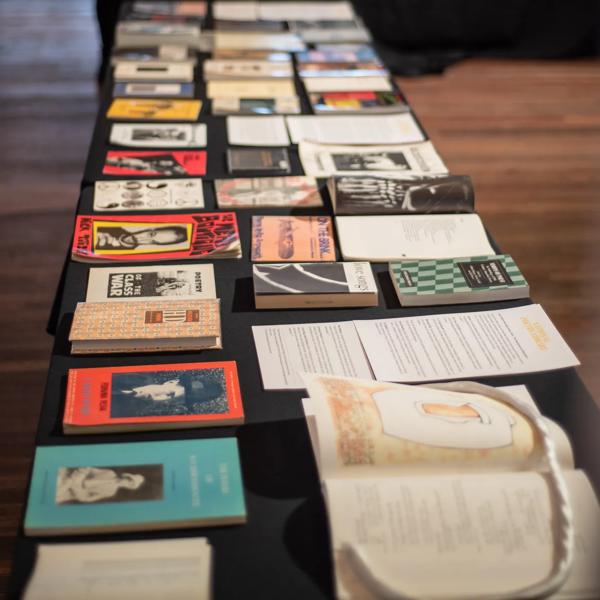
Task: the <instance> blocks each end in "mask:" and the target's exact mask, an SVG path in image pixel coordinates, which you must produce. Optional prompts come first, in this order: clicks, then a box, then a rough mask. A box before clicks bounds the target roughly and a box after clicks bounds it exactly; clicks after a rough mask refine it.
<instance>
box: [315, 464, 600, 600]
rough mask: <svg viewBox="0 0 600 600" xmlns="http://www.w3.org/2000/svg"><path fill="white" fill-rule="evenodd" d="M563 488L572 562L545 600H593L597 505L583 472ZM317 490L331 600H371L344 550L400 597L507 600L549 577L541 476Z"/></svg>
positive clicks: (599, 526)
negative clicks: (321, 498) (329, 552)
mask: <svg viewBox="0 0 600 600" xmlns="http://www.w3.org/2000/svg"><path fill="white" fill-rule="evenodd" d="M565 479H566V481H567V487H568V490H569V492H570V496H571V502H572V504H573V508H574V510H573V515H574V519H575V556H574V563H573V570H572V571H571V573H570V575H569V577H568V579H567V581H566V583H565V585H564V586H563V588H562V589H561V590H560V591H559V592H558V593H557V594H555V595H553V596H552V597H553V598H568V597H576V598H598V597H600V571H599V570H598V565H599V564H600V536H598V531H600V509H599V507H598V501H597V499H596V497H595V495H594V492H593V490H592V487H591V485H590V483H589V480H588V479H587V477H586V476H585V474H584V473H583V472H582V471H568V472H566V473H565ZM325 485H326V491H325V493H326V499H327V504H328V511H329V522H330V528H331V535H332V545H333V549H334V550H333V551H334V558H335V572H336V573H335V574H336V587H337V597H339V598H360V599H361V600H368V599H372V598H377V597H379V594H378V593H377V591H376V590H374V589H372V588H370V587H369V586H367V585H365V583H364V580H363V579H361V578H360V572H359V571H358V570H357V569H356V568H355V567H354V566H353V565H352V564H351V563H350V561H349V560H348V554H347V553H345V552H344V551H342V545H343V544H355V545H357V546H358V547H360V548H361V549H362V550H363V551H364V552H365V555H366V557H367V561H368V567H369V570H370V571H371V572H373V573H376V574H377V576H378V577H380V578H383V579H384V580H385V581H386V582H388V583H390V584H391V585H392V586H393V588H394V589H396V590H397V591H398V592H399V593H402V594H406V595H407V597H445V596H446V595H447V592H448V590H452V593H453V596H452V597H456V598H461V597H463V598H464V597H469V598H477V597H484V596H487V595H489V594H494V593H496V594H500V593H507V594H510V593H513V592H516V591H517V590H518V589H520V588H522V587H525V586H528V585H532V584H535V583H538V582H539V581H541V580H544V579H545V578H546V577H547V576H548V575H549V574H550V572H551V569H552V565H553V561H554V536H553V534H552V532H553V528H552V521H551V520H552V515H553V512H552V511H553V509H552V508H551V502H550V491H549V490H550V488H549V486H548V484H547V482H546V480H545V479H544V478H543V477H542V476H541V475H539V474H534V473H504V474H489V475H485V474H481V475H463V476H460V477H455V476H451V475H447V476H436V477H399V478H396V479H368V480H365V479H360V480H340V479H336V480H331V481H327V482H326V484H325ZM431 574H435V576H431ZM514 596H515V598H516V597H518V593H515V595H514Z"/></svg>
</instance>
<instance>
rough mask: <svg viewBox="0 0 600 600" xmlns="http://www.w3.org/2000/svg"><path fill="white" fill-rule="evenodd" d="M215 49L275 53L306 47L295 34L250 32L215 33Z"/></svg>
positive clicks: (299, 49) (295, 50)
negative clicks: (270, 51) (268, 51)
mask: <svg viewBox="0 0 600 600" xmlns="http://www.w3.org/2000/svg"><path fill="white" fill-rule="evenodd" d="M214 47H215V49H220V48H230V49H235V50H272V51H277V52H300V51H302V50H305V49H306V45H305V44H304V42H303V41H302V40H301V39H300V37H299V36H298V35H296V34H295V33H291V32H289V31H285V32H274V33H270V32H252V31H215V36H214Z"/></svg>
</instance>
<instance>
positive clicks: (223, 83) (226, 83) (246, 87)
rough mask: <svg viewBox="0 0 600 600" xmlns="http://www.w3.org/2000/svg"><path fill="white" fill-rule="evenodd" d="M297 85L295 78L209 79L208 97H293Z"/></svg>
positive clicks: (257, 98) (262, 98)
mask: <svg viewBox="0 0 600 600" xmlns="http://www.w3.org/2000/svg"><path fill="white" fill-rule="evenodd" d="M294 96H296V86H295V85H294V80H293V79H260V80H259V79H256V80H255V79H252V80H248V79H231V80H218V81H209V82H207V84H206V97H207V98H211V99H213V98H250V99H253V100H264V99H267V100H268V99H272V98H293V97H294Z"/></svg>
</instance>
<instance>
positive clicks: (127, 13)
mask: <svg viewBox="0 0 600 600" xmlns="http://www.w3.org/2000/svg"><path fill="white" fill-rule="evenodd" d="M206 11H207V3H206V2H204V1H202V2H200V1H198V0H185V1H184V2H181V1H174V0H168V1H164V2H155V1H153V0H150V1H149V2H148V1H146V0H135V1H134V2H131V3H128V4H127V5H126V6H125V9H124V10H123V12H122V14H121V19H122V20H126V21H127V20H132V19H133V20H136V19H142V20H143V19H157V20H159V21H160V22H165V21H167V22H172V21H175V22H177V23H179V22H187V20H188V19H189V20H191V21H199V22H203V20H204V18H205V17H206Z"/></svg>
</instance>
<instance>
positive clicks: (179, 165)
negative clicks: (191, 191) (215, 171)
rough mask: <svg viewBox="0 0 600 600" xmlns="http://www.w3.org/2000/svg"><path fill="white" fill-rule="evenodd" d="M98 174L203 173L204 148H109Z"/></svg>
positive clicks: (163, 174) (204, 164)
mask: <svg viewBox="0 0 600 600" xmlns="http://www.w3.org/2000/svg"><path fill="white" fill-rule="evenodd" d="M102 173H103V174H104V175H124V176H127V175H137V176H141V177H171V176H175V175H183V176H185V175H205V174H206V151H205V150H200V151H192V150H182V151H176V150H172V151H168V150H109V151H108V152H107V153H106V158H105V159H104V166H103V168H102Z"/></svg>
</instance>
